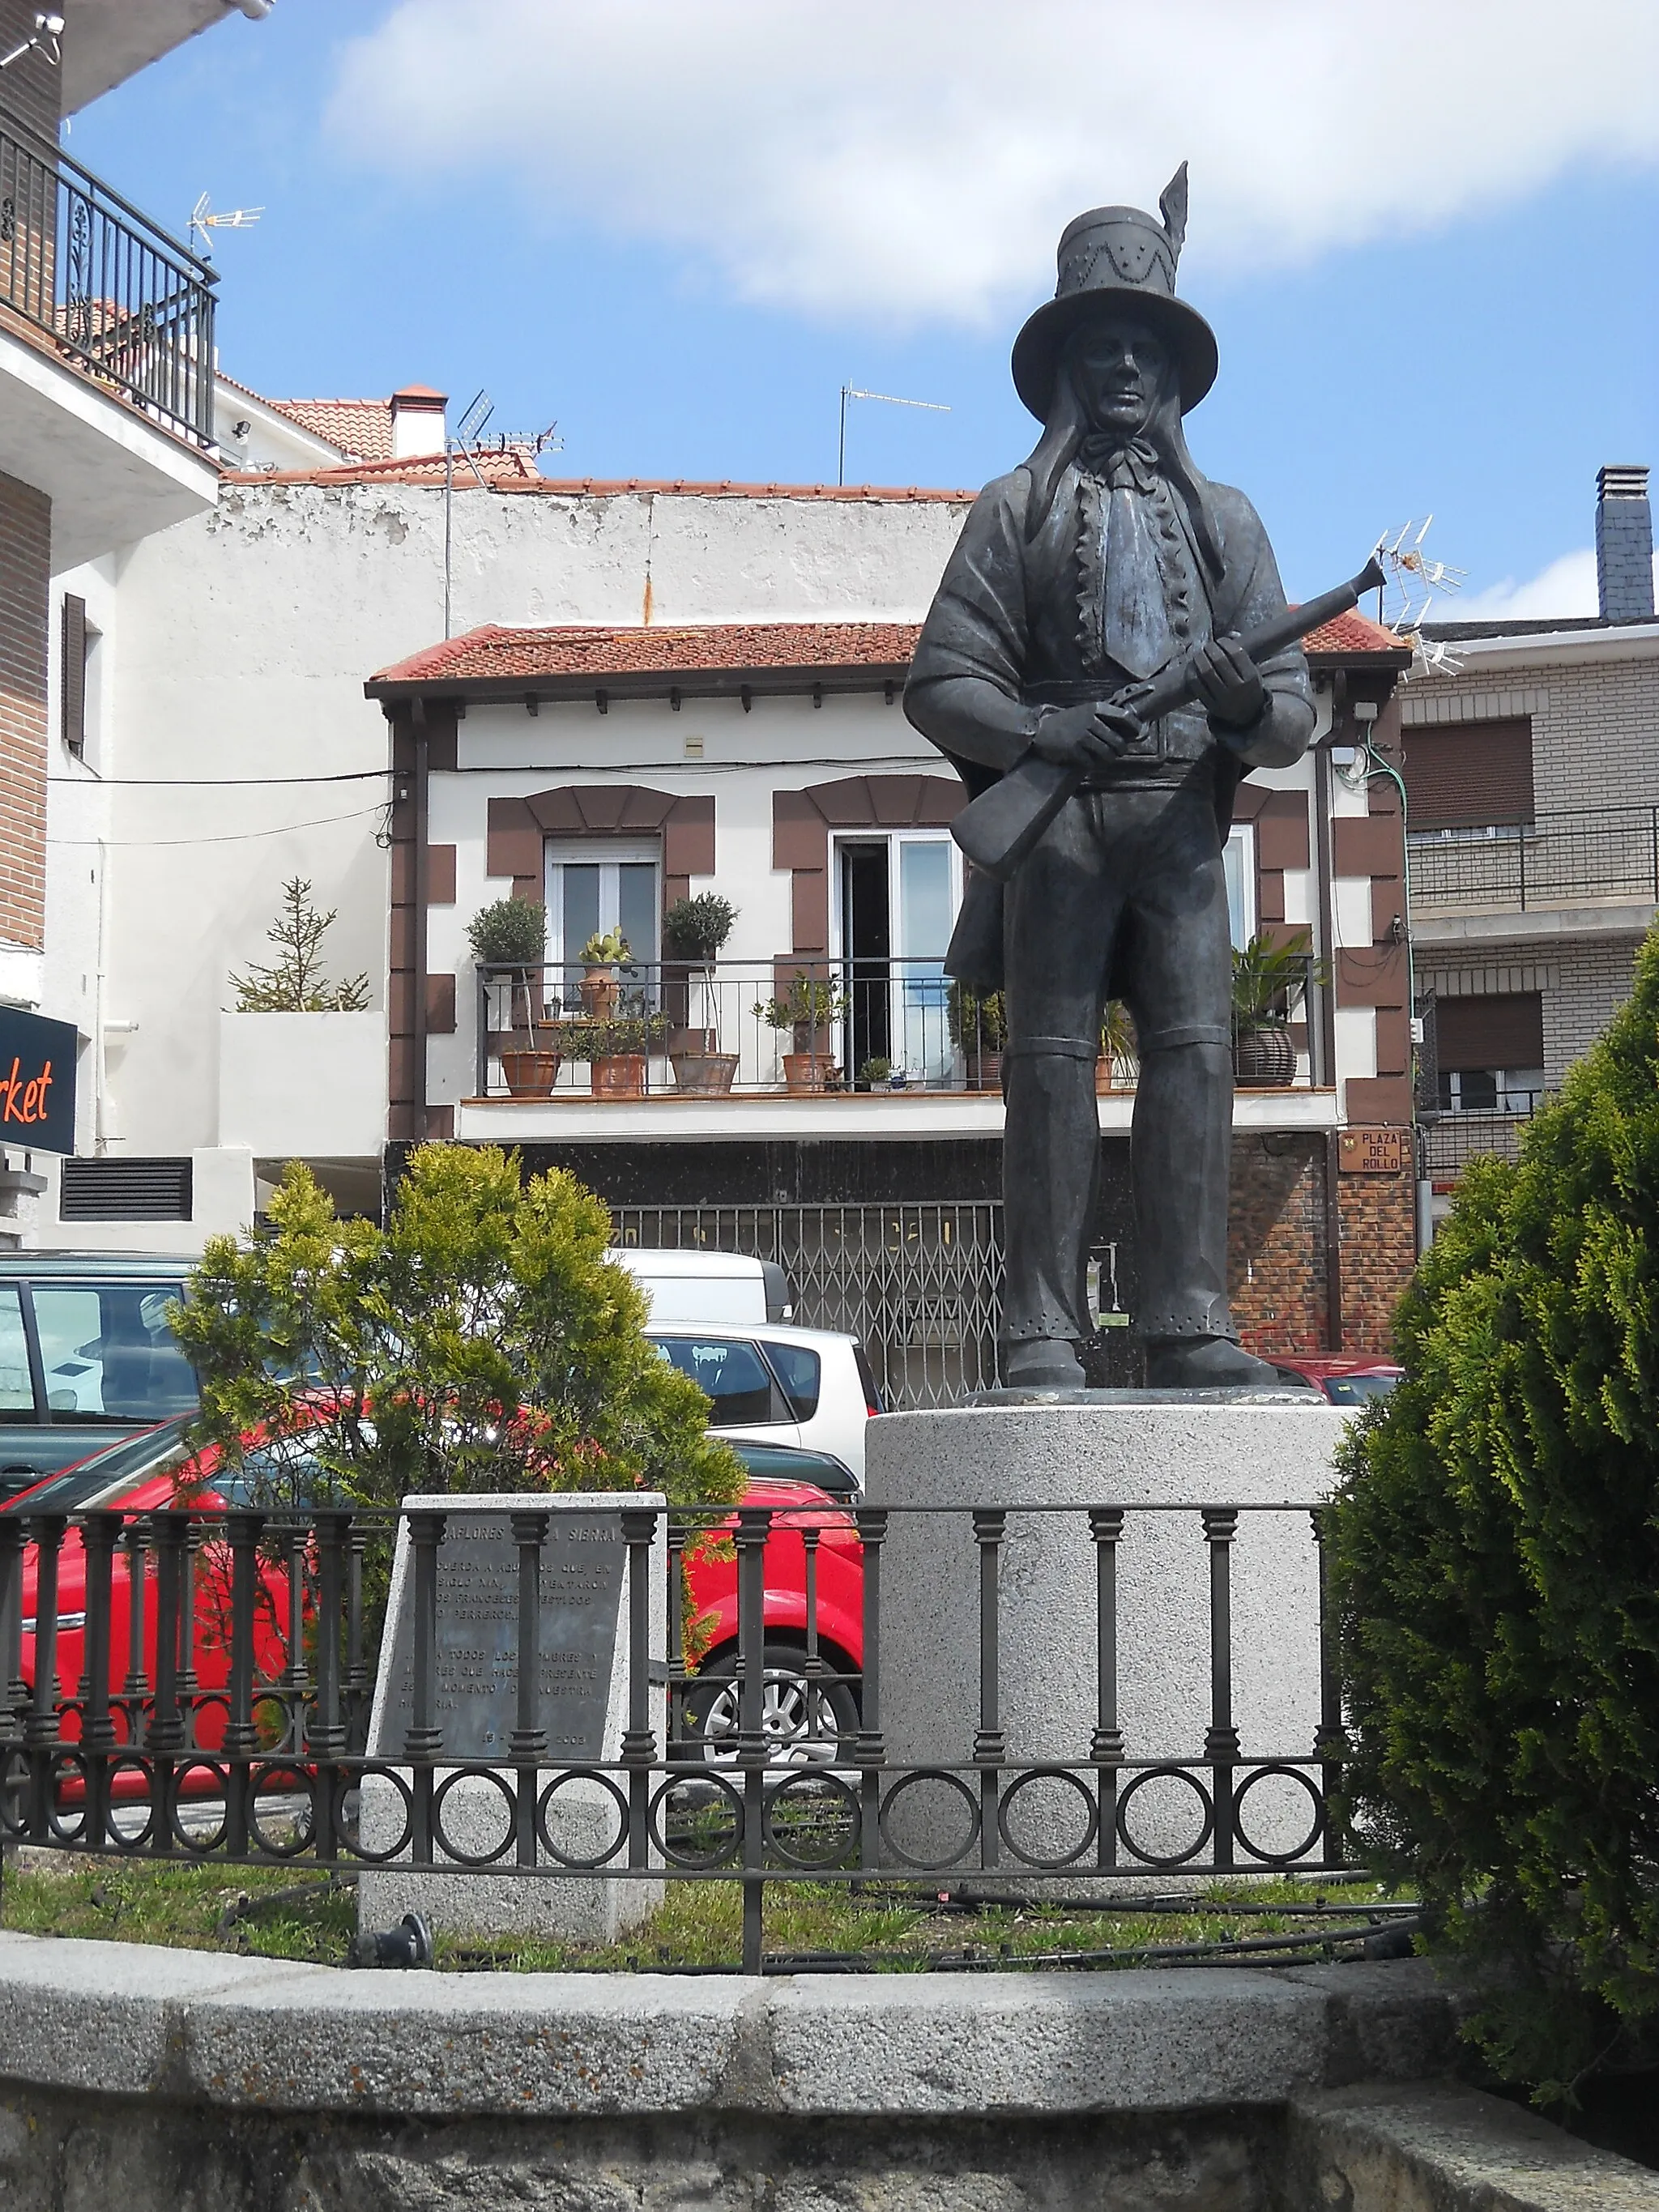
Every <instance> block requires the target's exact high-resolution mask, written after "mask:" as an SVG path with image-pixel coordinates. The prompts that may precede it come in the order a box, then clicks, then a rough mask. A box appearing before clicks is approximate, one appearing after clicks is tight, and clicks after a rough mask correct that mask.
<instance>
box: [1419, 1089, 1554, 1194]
mask: <svg viewBox="0 0 1659 2212" xmlns="http://www.w3.org/2000/svg"><path fill="white" fill-rule="evenodd" d="M1511 1097H1514V1094H1511ZM1522 1101H1524V1103H1522ZM1542 1101H1543V1093H1542V1092H1541V1091H1536V1092H1534V1091H1527V1092H1524V1093H1522V1094H1521V1097H1520V1099H1517V1100H1516V1101H1515V1103H1512V1104H1511V1106H1510V1109H1508V1110H1506V1111H1505V1112H1504V1113H1501V1114H1499V1113H1490V1114H1488V1113H1480V1112H1474V1113H1467V1112H1465V1113H1456V1114H1449V1113H1448V1114H1436V1115H1432V1116H1429V1115H1425V1116H1424V1117H1423V1118H1422V1123H1421V1127H1422V1136H1423V1159H1424V1167H1425V1172H1426V1173H1427V1174H1429V1175H1431V1176H1455V1175H1461V1174H1462V1170H1463V1169H1464V1168H1465V1167H1466V1166H1467V1165H1468V1162H1469V1161H1470V1160H1474V1159H1482V1158H1486V1157H1487V1156H1489V1155H1495V1156H1496V1157H1497V1158H1498V1159H1500V1160H1513V1159H1518V1158H1520V1155H1521V1138H1522V1133H1523V1131H1524V1130H1525V1129H1526V1127H1527V1124H1528V1122H1529V1121H1531V1119H1532V1117H1533V1115H1534V1113H1535V1112H1536V1111H1537V1109H1538V1107H1539V1106H1540V1105H1541V1103H1542Z"/></svg>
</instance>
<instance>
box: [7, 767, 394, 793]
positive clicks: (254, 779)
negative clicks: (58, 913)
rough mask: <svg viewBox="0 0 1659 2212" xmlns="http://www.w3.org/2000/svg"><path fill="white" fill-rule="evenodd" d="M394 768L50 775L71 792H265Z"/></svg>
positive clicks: (358, 779)
mask: <svg viewBox="0 0 1659 2212" xmlns="http://www.w3.org/2000/svg"><path fill="white" fill-rule="evenodd" d="M397 773H398V770H397V769H391V768H348V769H339V770H337V772H335V773H334V774H332V775H49V776H48V777H47V778H46V781H47V782H48V783H60V784H62V785H63V786H64V789H65V790H68V791H122V790H145V791H264V789H266V788H267V787H269V786H270V785H271V784H276V783H364V782H367V781H368V780H369V778H370V777H372V776H377V775H397Z"/></svg>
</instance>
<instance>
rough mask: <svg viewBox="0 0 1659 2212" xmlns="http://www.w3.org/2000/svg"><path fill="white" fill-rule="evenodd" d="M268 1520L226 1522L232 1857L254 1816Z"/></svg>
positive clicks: (238, 1516)
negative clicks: (259, 1628)
mask: <svg viewBox="0 0 1659 2212" xmlns="http://www.w3.org/2000/svg"><path fill="white" fill-rule="evenodd" d="M268 1518H269V1516H268V1515H266V1514H264V1513H246V1512H243V1513H233V1514H231V1515H230V1516H229V1517H228V1520H227V1521H226V1523H225V1534H226V1537H227V1540H228V1543H229V1546H230V1713H229V1717H228V1719H227V1720H226V1722H225V1737H224V1744H223V1747H222V1748H223V1753H224V1759H225V1763H226V1765H227V1766H228V1769H229V1777H228V1786H227V1788H226V1791H225V1842H226V1845H227V1848H228V1850H229V1852H230V1855H231V1857H233V1858H240V1857H241V1856H242V1855H243V1853H244V1852H245V1851H246V1849H247V1844H248V1835H249V1828H250V1820H251V1815H252V1772H251V1771H250V1768H249V1765H248V1762H249V1760H250V1759H252V1757H253V1754H254V1753H255V1752H257V1751H258V1748H259V1731H258V1729H257V1728H256V1727H255V1726H254V1722H253V1613H254V1607H256V1606H257V1605H258V1601H259V1583H258V1575H259V1539H260V1537H261V1536H262V1535H263V1534H264V1528H265V1523H266V1521H267V1519H268Z"/></svg>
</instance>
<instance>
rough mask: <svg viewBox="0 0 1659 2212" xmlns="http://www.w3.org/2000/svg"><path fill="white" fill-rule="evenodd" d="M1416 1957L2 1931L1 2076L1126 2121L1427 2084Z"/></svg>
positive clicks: (215, 2088)
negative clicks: (495, 1956)
mask: <svg viewBox="0 0 1659 2212" xmlns="http://www.w3.org/2000/svg"><path fill="white" fill-rule="evenodd" d="M1454 2055H1455V2015H1454V2008H1453V2005H1452V2002H1451V2001H1450V1999H1449V1996H1447V1994H1446V1993H1445V1991H1444V1990H1442V1989H1441V1988H1440V1987H1439V1985H1438V1984H1437V1982H1436V1980H1435V1978H1434V1975H1433V1972H1432V1970H1431V1968H1430V1967H1429V1966H1427V1965H1426V1964H1425V1962H1423V1961H1421V1960H1398V1961H1392V1962H1388V1963H1383V1962H1377V1963H1374V1964H1368V1965H1363V1966H1361V1965H1354V1966H1325V1967H1302V1968H1293V1969H1290V1970H1286V1971H1280V1972H1266V1971H1255V1970H1250V1969H1237V1970H1235V1969H1231V1968H1225V1969H1224V1968H1208V1967H1206V1968H1195V1969H1191V1970H1184V1971H1181V1972H1155V1971H1126V1972H1120V1973H1106V1974H1054V1973H1030V1974H1003V1973H998V1974H984V1975H980V1974H960V1973H958V1974H927V1975H910V1974H859V1975H845V1976H842V1975H836V1976H833V1977H831V1976H823V1977H816V1976H810V1975H803V1976H799V1977H780V1978H775V1979H773V1978H769V1979H765V1980H759V1979H751V1978H744V1977H742V1976H738V1975H711V1976H707V1977H701V1976H679V1975H665V1974H629V1975H616V1976H609V1975H600V1974H512V1973H503V1974H430V1973H399V1974H388V1973H376V1972H369V1973H355V1974H354V1973H343V1972H338V1971H337V1970H336V1969H334V1968H331V1967H327V1966H289V1965H283V1964H281V1963H279V1962H273V1961H266V1960H248V1959H230V1958H225V1957H223V1956H221V1955H218V1954H213V1953H207V1952H190V1951H168V1950H163V1949H160V1948H149V1947H145V1946H141V1945H137V1944H132V1945H129V1944H121V1943H111V1942H80V1941H74V1940H70V1939H58V1938H53V1937H45V1936H15V1935H0V2077H4V2078H6V2079H9V2080H11V2081H20V2082H28V2083H33V2084H35V2085H37V2086H39V2087H43V2088H58V2089H76V2090H82V2091H86V2092H90V2093H105V2094H115V2095H125V2096H133V2095H145V2094H149V2095H155V2096H158V2097H163V2098H167V2099H169V2100H179V2101H181V2102H185V2103H191V2104H209V2105H214V2106H222V2107H228V2108H236V2107H246V2108H250V2109H264V2110H278V2111H289V2112H348V2111H356V2112H375V2113H398V2114H409V2115H414V2116H432V2117H445V2118H459V2117H462V2116H465V2115H470V2114H483V2113H513V2114H517V2115H519V2116H521V2117H546V2116H551V2115H555V2114H575V2113H592V2114H606V2113H647V2112H652V2113H665V2112H702V2113H709V2112H782V2113H796V2114H801V2115H809V2114H811V2115H830V2114H836V2113H843V2114H866V2115H867V2114H872V2113H912V2114H919V2115H920V2114H935V2115H937V2114H946V2113H967V2112H980V2113H983V2112H1009V2113H1032V2114H1042V2113H1063V2112H1096V2113H1098V2112H1153V2111H1168V2110H1170V2109H1172V2108H1177V2107H1180V2108H1197V2107H1211V2108H1213V2107H1217V2106H1229V2105H1282V2104H1284V2103H1285V2100H1287V2099H1288V2098H1290V2097H1291V2095H1293V2094H1294V2093H1297V2091H1301V2090H1310V2089H1317V2088H1329V2087H1340V2085H1342V2084H1344V2083H1347V2082H1354V2081H1368V2080H1369V2081H1401V2080H1411V2079H1414V2078H1421V2077H1423V2076H1426V2075H1437V2074H1441V2073H1443V2072H1444V2071H1446V2069H1448V2068H1449V2065H1450V2063H1452V2060H1453V2057H1454Z"/></svg>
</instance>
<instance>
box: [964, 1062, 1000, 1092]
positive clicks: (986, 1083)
mask: <svg viewBox="0 0 1659 2212" xmlns="http://www.w3.org/2000/svg"><path fill="white" fill-rule="evenodd" d="M968 1088H969V1090H970V1091H1000V1090H1001V1088H1002V1054H1000V1052H970V1053H969V1055H968Z"/></svg>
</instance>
